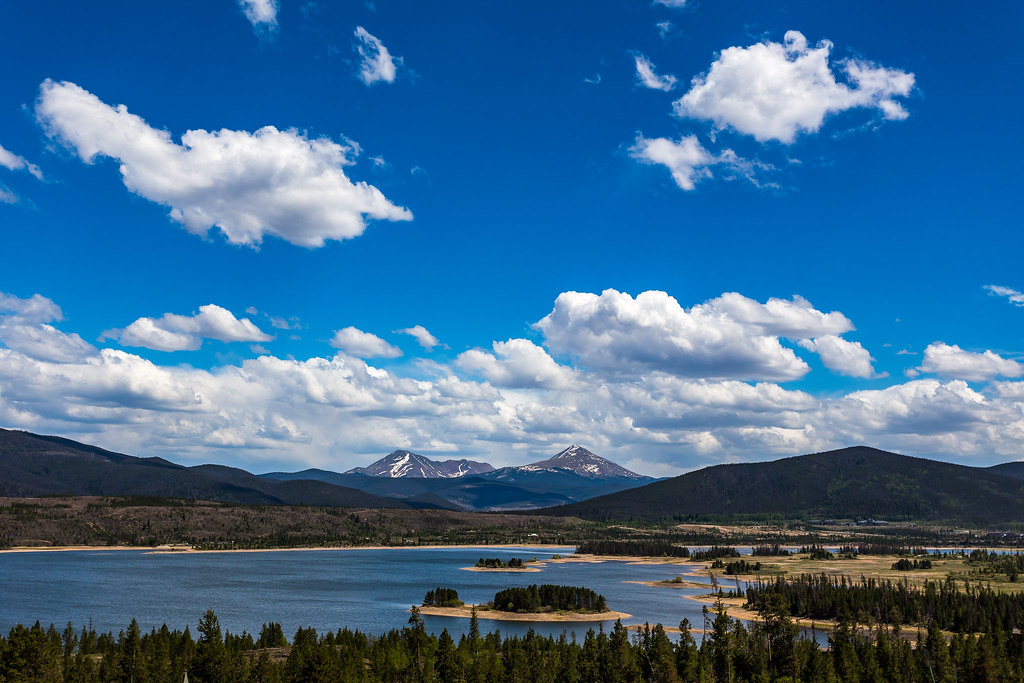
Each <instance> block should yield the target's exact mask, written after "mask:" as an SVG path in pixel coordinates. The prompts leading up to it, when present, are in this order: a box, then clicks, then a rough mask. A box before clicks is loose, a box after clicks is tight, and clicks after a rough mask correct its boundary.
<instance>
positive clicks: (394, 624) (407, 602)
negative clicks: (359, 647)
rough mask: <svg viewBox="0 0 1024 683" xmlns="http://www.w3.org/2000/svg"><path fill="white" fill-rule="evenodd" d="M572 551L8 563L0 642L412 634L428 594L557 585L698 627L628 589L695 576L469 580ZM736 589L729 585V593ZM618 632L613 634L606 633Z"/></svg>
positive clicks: (657, 598)
mask: <svg viewBox="0 0 1024 683" xmlns="http://www.w3.org/2000/svg"><path fill="white" fill-rule="evenodd" d="M573 550H574V549H573V548H562V549H544V550H539V549H537V548H520V549H517V548H501V549H498V548H398V549H387V550H377V549H327V550H315V551H301V550H296V551H274V552H241V553H218V552H202V553H153V552H150V551H146V550H110V551H104V550H102V549H97V550H87V551H66V552H29V553H0V577H2V581H0V630H2V631H3V632H4V633H6V632H7V631H8V630H9V629H10V628H11V627H12V626H14V625H15V624H17V623H19V622H20V623H24V624H32V623H35V621H36V620H38V621H40V622H41V623H42V624H43V625H44V626H47V625H49V624H51V623H53V624H55V625H56V626H57V627H58V628H61V627H63V626H64V625H65V624H66V623H67V622H68V621H72V622H73V623H74V624H75V626H76V627H77V628H81V627H82V626H83V625H86V624H89V623H90V621H91V623H92V625H93V627H94V628H95V629H96V630H97V631H101V632H103V631H113V632H114V633H115V634H116V633H117V632H118V631H119V630H121V629H123V628H125V627H126V626H127V625H128V623H129V622H130V621H131V620H132V618H135V619H137V620H138V622H139V625H140V626H141V627H142V629H143V630H147V631H148V630H149V629H150V628H154V627H156V628H159V626H160V625H161V624H164V623H166V624H167V625H168V627H170V628H177V629H183V628H185V626H190V627H191V629H192V631H193V634H194V633H195V628H196V624H197V622H198V621H199V618H200V617H201V616H202V614H203V612H205V611H206V610H207V609H213V610H214V611H215V612H216V613H217V616H218V618H219V619H220V623H221V626H222V627H223V628H225V629H227V630H229V631H231V632H233V633H241V632H242V631H243V630H245V631H248V632H249V633H254V634H259V630H260V627H261V625H262V624H263V623H265V622H268V621H277V622H280V623H281V624H282V626H283V628H284V631H285V633H286V634H288V636H289V638H290V637H291V634H293V633H294V632H295V630H296V629H297V628H299V627H300V626H301V627H308V626H312V627H315V628H316V629H317V631H319V632H324V631H328V630H331V631H333V630H337V629H340V628H342V627H346V626H347V627H349V628H351V629H359V630H361V631H364V632H367V633H383V632H386V631H388V630H389V629H392V628H401V627H403V626H405V625H406V624H407V622H408V618H409V612H408V610H409V607H410V606H411V605H413V604H420V603H421V602H422V601H423V595H424V593H426V592H427V591H428V590H430V589H433V588H436V587H438V586H444V587H450V588H455V589H456V590H458V591H459V597H460V598H461V599H462V600H464V601H466V602H467V603H480V602H487V601H489V600H490V599H492V598H493V596H494V593H495V592H496V591H498V590H500V589H502V588H506V587H508V586H527V585H530V584H532V583H537V584H541V583H552V584H562V585H573V586H587V587H589V588H592V589H594V590H595V591H597V592H598V593H601V594H603V595H604V596H605V597H606V599H607V601H608V605H609V607H610V608H611V609H614V610H618V611H621V612H627V613H629V614H631V615H632V617H630V618H629V619H624V620H623V623H627V624H629V623H643V622H645V621H646V622H650V623H651V624H654V623H657V622H661V623H663V624H664V625H666V626H678V625H679V622H680V621H681V620H682V619H683V618H688V619H689V620H690V622H691V623H692V624H693V625H694V626H697V627H699V626H701V624H702V622H703V617H702V614H701V607H702V605H701V604H700V603H698V602H695V601H693V600H687V599H685V598H684V596H686V595H695V594H699V593H706V592H707V590H706V589H704V590H702V589H699V588H657V587H650V586H644V585H641V584H637V583H628V582H629V581H660V580H663V579H670V578H672V577H674V576H676V575H679V574H682V575H683V576H684V578H686V579H688V580H691V581H699V582H702V583H706V582H707V577H706V576H700V575H687V572H694V573H696V571H697V569H698V568H699V565H635V564H629V563H626V562H618V561H611V562H602V563H597V564H591V563H578V562H572V563H556V564H548V565H547V566H545V567H544V568H543V570H542V571H541V572H530V573H505V572H469V571H464V570H463V569H461V568H462V567H468V566H472V565H473V564H474V563H475V562H476V561H477V559H478V558H480V557H481V556H486V557H500V558H503V559H506V560H507V559H508V558H511V557H521V558H530V557H533V556H537V558H538V559H539V560H544V559H547V558H550V557H551V554H552V553H555V552H557V553H561V554H562V555H568V554H570V553H572V552H573ZM723 585H724V587H726V588H731V587H733V584H732V583H731V582H727V583H725V584H723ZM425 621H426V625H427V628H428V630H430V631H431V632H433V633H440V632H441V630H442V629H445V628H447V629H448V630H449V632H450V633H452V634H453V635H454V636H455V637H456V638H457V637H458V634H460V633H463V632H466V631H467V630H468V626H469V622H468V620H466V619H457V618H445V617H430V616H428V617H425ZM598 623H599V622H593V623H556V624H544V623H525V622H498V621H485V620H481V622H480V626H481V629H482V630H484V631H494V630H498V631H501V632H502V633H503V634H508V635H514V634H523V633H525V632H526V631H527V629H529V628H534V629H535V630H536V631H537V632H539V633H545V634H554V635H559V634H561V633H563V632H567V633H570V634H571V633H573V632H574V633H575V634H576V635H577V636H578V637H579V638H582V637H583V635H584V634H585V633H586V631H587V629H588V628H591V627H593V628H595V629H596V628H597V627H598ZM612 623H613V622H605V628H608V627H610V626H611V625H612Z"/></svg>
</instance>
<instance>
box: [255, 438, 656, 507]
mask: <svg viewBox="0 0 1024 683" xmlns="http://www.w3.org/2000/svg"><path fill="white" fill-rule="evenodd" d="M262 476H264V477H268V478H272V479H278V480H295V479H316V480H319V481H324V482H330V483H332V484H337V485H339V486H346V487H350V488H356V489H359V490H361V491H364V492H367V493H372V494H374V495H377V496H383V497H388V498H396V499H398V500H403V501H407V502H413V503H417V504H432V505H439V506H442V507H451V508H454V509H462V510H529V509H534V508H539V507H548V506H552V505H563V504H566V503H571V502H575V501H581V500H586V499H588V498H593V497H594V496H600V495H604V494H607V493H613V492H616V491H622V490H624V489H628V488H633V487H636V486H642V485H644V484H648V483H650V482H652V481H655V480H654V479H652V478H651V477H645V476H642V475H639V474H637V473H636V472H631V471H629V470H627V469H626V468H624V467H622V466H620V465H617V464H615V463H614V462H612V461H610V460H607V459H605V458H602V457H600V456H598V455H595V454H594V453H591V452H590V451H588V450H587V449H586V448H583V447H582V446H578V445H572V446H570V447H569V448H566V449H565V450H563V451H561V452H559V453H558V454H557V455H554V456H552V457H551V458H547V459H545V460H540V461H538V462H533V463H529V464H526V465H520V466H516V467H501V468H498V469H495V468H494V467H493V466H491V465H490V464H488V463H483V462H476V461H473V460H445V461H436V460H431V459H430V458H427V457H426V456H422V455H417V454H416V453H412V452H410V451H405V450H398V451H394V452H392V453H389V454H388V455H386V456H384V457H383V458H381V459H380V460H378V461H376V462H374V463H372V464H371V465H368V466H367V467H357V468H354V469H351V470H349V471H347V472H345V473H343V474H338V473H336V472H328V471H325V470H317V469H310V470H303V471H301V472H270V473H267V474H264V475H262Z"/></svg>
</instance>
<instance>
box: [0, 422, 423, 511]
mask: <svg viewBox="0 0 1024 683" xmlns="http://www.w3.org/2000/svg"><path fill="white" fill-rule="evenodd" d="M46 495H75V496H158V497H164V498H189V499H196V500H211V501H220V502H229V503H247V504H264V505H317V506H325V507H360V508H381V507H408V506H407V505H406V504H404V503H401V502H399V501H396V500H393V499H386V498H381V497H379V496H374V495H372V494H369V493H365V492H363V491H359V490H356V489H352V488H346V487H343V486H336V485H334V484H330V483H326V482H322V481H310V480H299V481H275V480H272V479H264V478H262V477H258V476H256V475H254V474H250V473H249V472H246V471H245V470H240V469H235V468H231V467H222V466H219V465H200V466H197V467H184V466H182V465H176V464H174V463H172V462H168V461H167V460H164V459H162V458H137V457H135V456H131V455H124V454H122V453H113V452H111V451H106V450H103V449H102V448H97V447H96V446H89V445H87V444H81V443H78V442H76V441H71V440H70V439H63V438H60V437H55V436H37V435H35V434H30V433H28V432H21V431H13V430H8V429H0V496H12V497H22V496H29V497H35V496H46ZM429 507H434V506H429Z"/></svg>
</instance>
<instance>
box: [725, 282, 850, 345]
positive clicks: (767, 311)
mask: <svg viewBox="0 0 1024 683" xmlns="http://www.w3.org/2000/svg"><path fill="white" fill-rule="evenodd" d="M708 305H709V306H711V307H712V308H714V309H715V310H717V311H721V312H723V313H725V314H727V315H728V316H729V317H730V318H732V319H733V320H736V321H737V322H740V323H743V324H744V325H746V326H748V327H750V328H752V329H756V330H758V331H759V332H760V333H761V334H771V335H775V336H779V337H789V338H791V339H798V338H801V337H817V336H819V335H837V334H843V333H844V332H850V331H851V330H853V329H854V328H853V323H852V322H851V321H850V319H849V318H847V317H846V316H845V315H843V314H842V313H840V312H839V311H832V312H830V313H824V312H822V311H819V310H818V309H816V308H815V307H814V306H813V305H812V304H811V302H810V301H808V300H807V299H805V298H803V297H802V296H794V297H793V298H792V299H778V298H774V297H773V298H771V299H768V301H767V302H765V303H763V304H762V303H761V302H759V301H755V300H754V299H751V298H749V297H745V296H743V295H742V294H739V293H737V292H726V293H725V294H723V295H722V296H720V297H718V298H716V299H712V300H711V301H709V302H708Z"/></svg>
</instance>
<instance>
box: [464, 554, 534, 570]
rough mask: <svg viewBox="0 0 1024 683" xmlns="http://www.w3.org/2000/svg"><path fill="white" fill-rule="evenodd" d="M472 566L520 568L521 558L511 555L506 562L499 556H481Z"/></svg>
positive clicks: (521, 566) (521, 565) (521, 564)
mask: <svg viewBox="0 0 1024 683" xmlns="http://www.w3.org/2000/svg"><path fill="white" fill-rule="evenodd" d="M473 566H474V567H480V568H482V569H522V568H523V559H522V558H521V557H512V558H509V560H508V562H505V561H504V560H502V559H501V558H500V557H481V558H480V559H479V560H477V561H476V564H475V565H473Z"/></svg>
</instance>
